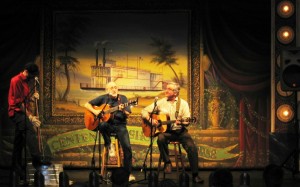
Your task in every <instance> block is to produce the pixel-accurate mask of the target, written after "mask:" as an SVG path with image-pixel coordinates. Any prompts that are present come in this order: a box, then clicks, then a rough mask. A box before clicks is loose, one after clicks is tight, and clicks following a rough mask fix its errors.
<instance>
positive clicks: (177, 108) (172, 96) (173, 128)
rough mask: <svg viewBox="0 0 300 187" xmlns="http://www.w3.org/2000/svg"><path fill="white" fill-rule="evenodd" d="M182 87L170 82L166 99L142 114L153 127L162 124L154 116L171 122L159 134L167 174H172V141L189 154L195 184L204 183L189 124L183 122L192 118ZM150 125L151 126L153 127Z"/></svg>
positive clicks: (159, 145) (160, 149)
mask: <svg viewBox="0 0 300 187" xmlns="http://www.w3.org/2000/svg"><path fill="white" fill-rule="evenodd" d="M179 91H180V86H179V84H177V83H175V82H170V83H168V85H167V88H166V90H165V96H166V97H165V98H162V99H160V100H158V101H155V102H154V103H152V104H151V105H149V106H147V107H145V108H144V109H143V110H142V112H141V114H142V118H143V120H144V121H147V122H149V124H150V123H151V124H152V126H156V127H158V125H160V122H159V120H158V119H155V118H154V117H153V116H154V115H153V116H151V115H152V114H154V113H155V114H165V115H167V116H168V117H169V118H170V120H171V121H174V123H171V124H170V125H168V127H167V129H166V130H165V131H162V132H159V133H158V138H157V144H158V148H159V151H160V154H161V155H162V158H163V161H164V163H165V166H164V171H165V173H171V171H172V165H171V160H170V158H169V149H168V143H169V142H170V141H178V142H180V143H181V144H182V146H183V148H184V149H185V150H186V152H187V154H188V159H189V163H190V167H191V170H192V175H193V182H194V183H203V179H201V178H200V177H199V176H198V151H197V147H196V145H195V143H194V141H193V139H192V137H191V135H190V134H189V133H188V130H187V129H186V128H185V126H187V125H188V124H189V122H186V121H185V122H182V121H184V120H183V119H188V118H190V108H189V105H188V103H187V102H186V101H185V100H183V99H181V98H179ZM151 124H150V125H151Z"/></svg>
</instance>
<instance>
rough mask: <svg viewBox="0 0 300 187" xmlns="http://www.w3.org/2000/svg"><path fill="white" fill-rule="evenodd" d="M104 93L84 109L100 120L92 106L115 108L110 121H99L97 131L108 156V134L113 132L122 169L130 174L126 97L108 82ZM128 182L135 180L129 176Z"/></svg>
mask: <svg viewBox="0 0 300 187" xmlns="http://www.w3.org/2000/svg"><path fill="white" fill-rule="evenodd" d="M106 93H107V94H104V95H100V96H98V97H96V98H95V99H93V100H91V101H89V102H87V103H86V104H85V108H86V109H87V110H89V111H90V112H92V113H93V114H94V115H95V116H99V117H100V119H101V115H103V114H101V112H103V111H101V110H97V109H95V107H94V106H103V107H104V108H105V107H106V106H110V107H116V106H118V110H117V111H115V112H113V113H112V114H109V115H110V119H109V120H107V121H101V120H100V123H99V126H98V128H99V130H100V132H101V133H102V136H103V139H104V145H105V146H106V147H107V148H108V150H109V152H110V154H111V152H112V151H113V147H112V145H111V140H110V133H112V132H115V133H116V134H117V137H118V139H119V141H120V144H121V146H122V150H123V152H124V168H125V169H126V170H127V171H128V172H129V173H131V170H132V150H131V145H130V140H129V134H128V130H127V127H126V125H127V118H128V116H129V114H130V113H131V109H130V107H129V106H126V107H125V106H124V103H127V97H126V96H125V95H121V94H118V86H117V84H116V83H115V82H109V83H107V85H106ZM104 115H105V114H104ZM128 180H129V181H133V180H135V177H134V176H133V175H132V174H130V175H129V179H128Z"/></svg>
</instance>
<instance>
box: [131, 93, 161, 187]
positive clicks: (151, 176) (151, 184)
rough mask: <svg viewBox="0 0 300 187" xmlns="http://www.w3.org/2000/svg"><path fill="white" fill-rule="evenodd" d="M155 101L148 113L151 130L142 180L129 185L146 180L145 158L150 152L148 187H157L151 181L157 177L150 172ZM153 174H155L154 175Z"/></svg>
mask: <svg viewBox="0 0 300 187" xmlns="http://www.w3.org/2000/svg"><path fill="white" fill-rule="evenodd" d="M156 102H157V100H156V99H155V101H154V107H153V109H152V112H151V113H150V127H151V129H150V144H149V147H148V150H147V153H146V156H145V159H144V164H143V169H142V170H143V171H144V179H142V180H139V181H135V182H132V183H130V184H135V183H140V182H142V181H146V180H147V174H146V173H147V171H146V160H147V156H148V153H149V151H150V168H149V170H150V173H149V175H148V179H149V180H148V187H152V186H153V187H157V185H155V184H154V183H153V181H154V182H155V178H154V177H155V176H157V175H153V173H152V172H153V171H152V149H153V146H152V145H153V135H152V134H153V126H152V116H153V114H154V112H155V109H156V106H157V103H156ZM154 174H155V173H154Z"/></svg>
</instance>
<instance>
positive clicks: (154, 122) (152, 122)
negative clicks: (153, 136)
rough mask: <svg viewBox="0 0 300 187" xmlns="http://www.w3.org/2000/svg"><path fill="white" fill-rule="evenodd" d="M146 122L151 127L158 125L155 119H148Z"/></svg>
mask: <svg viewBox="0 0 300 187" xmlns="http://www.w3.org/2000/svg"><path fill="white" fill-rule="evenodd" d="M148 121H149V124H151V125H152V126H157V125H158V124H159V122H158V121H157V119H154V118H150V117H149V119H148Z"/></svg>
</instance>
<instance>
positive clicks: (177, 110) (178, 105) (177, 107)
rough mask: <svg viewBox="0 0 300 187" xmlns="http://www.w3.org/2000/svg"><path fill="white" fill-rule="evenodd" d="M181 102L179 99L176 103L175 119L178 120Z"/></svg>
mask: <svg viewBox="0 0 300 187" xmlns="http://www.w3.org/2000/svg"><path fill="white" fill-rule="evenodd" d="M180 101H181V99H180V98H179V97H178V98H177V103H176V112H175V119H177V117H178V114H179V108H180Z"/></svg>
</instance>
